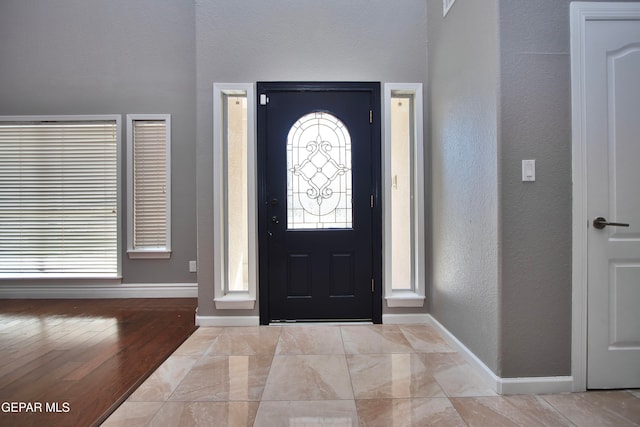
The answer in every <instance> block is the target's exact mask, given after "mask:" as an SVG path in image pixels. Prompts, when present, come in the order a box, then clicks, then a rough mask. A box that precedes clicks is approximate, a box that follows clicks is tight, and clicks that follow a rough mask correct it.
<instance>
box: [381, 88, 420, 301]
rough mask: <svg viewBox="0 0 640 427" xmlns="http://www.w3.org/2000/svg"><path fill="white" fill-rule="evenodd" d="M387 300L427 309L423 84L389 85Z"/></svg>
mask: <svg viewBox="0 0 640 427" xmlns="http://www.w3.org/2000/svg"><path fill="white" fill-rule="evenodd" d="M385 112H386V113H385V151H384V153H385V160H384V161H385V200H386V201H387V202H386V203H385V208H384V209H385V211H384V217H385V220H384V226H385V256H384V257H385V263H384V266H385V298H386V300H387V305H388V306H389V307H421V306H422V305H423V304H424V280H425V271H424V264H425V250H424V247H425V244H424V241H425V237H424V194H423V188H424V166H423V162H424V160H423V159H424V154H423V153H424V151H423V140H422V138H423V134H422V85H421V84H393V83H389V84H386V85H385Z"/></svg>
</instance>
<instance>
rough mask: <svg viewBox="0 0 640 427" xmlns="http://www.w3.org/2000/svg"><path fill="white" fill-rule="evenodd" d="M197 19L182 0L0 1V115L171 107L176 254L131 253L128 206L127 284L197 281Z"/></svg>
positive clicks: (126, 111) (125, 111) (124, 264)
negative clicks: (193, 266)
mask: <svg viewBox="0 0 640 427" xmlns="http://www.w3.org/2000/svg"><path fill="white" fill-rule="evenodd" d="M193 23H194V6H193V4H190V3H189V2H185V1H183V0H162V1H157V0H136V1H133V2H132V1H128V0H108V1H107V0H98V1H90V2H88V1H85V0H56V1H44V0H42V1H23V0H2V1H1V2H0V58H2V60H0V114H2V115H34V114H44V115H61V114H122V115H123V124H124V123H125V121H124V120H125V117H124V115H126V114H131V113H170V114H171V119H172V133H173V138H172V145H173V150H172V151H173V153H172V167H173V176H172V189H173V195H172V196H173V198H172V222H173V224H172V225H173V233H172V243H173V254H172V256H171V259H170V260H129V259H128V258H127V256H126V241H127V240H126V222H125V219H126V211H125V210H123V211H122V212H121V213H120V214H121V220H122V222H121V223H122V230H123V239H122V248H123V251H124V252H125V254H124V256H123V258H122V261H123V262H122V273H123V281H124V282H127V283H144V282H151V283H193V282H195V281H196V279H195V275H194V274H190V273H188V260H190V259H195V256H196V245H195V240H196V228H195V218H196V211H195V201H196V199H195V172H194V158H195V136H196V134H195V123H196V121H195V114H196V110H195V107H196V106H195V101H194V97H195V31H194V24H193ZM123 131H124V126H123ZM124 138H125V133H124V132H123V140H122V141H123V143H124V141H126V139H124ZM123 148H124V145H123ZM124 151H125V150H124V149H123V160H124V157H125V156H124V154H125V153H124ZM123 166H124V163H123ZM123 170H124V168H123ZM122 183H123V185H122V191H123V192H122V197H123V198H122V200H123V207H124V203H125V202H126V196H125V187H126V184H125V175H124V173H123V175H122Z"/></svg>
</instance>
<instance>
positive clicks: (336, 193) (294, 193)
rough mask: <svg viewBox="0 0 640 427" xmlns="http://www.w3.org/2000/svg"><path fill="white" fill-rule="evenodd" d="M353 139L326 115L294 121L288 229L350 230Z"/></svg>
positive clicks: (290, 139)
mask: <svg viewBox="0 0 640 427" xmlns="http://www.w3.org/2000/svg"><path fill="white" fill-rule="evenodd" d="M352 193H353V191H352V183H351V136H350V134H349V130H348V129H347V127H346V126H345V125H344V123H342V121H340V119H338V118H337V117H335V116H333V115H331V114H329V113H310V114H307V115H305V116H303V117H301V118H300V119H299V120H297V121H296V122H295V123H294V124H293V126H292V127H291V129H290V131H289V135H288V136H287V228H288V229H289V230H291V229H297V228H303V229H321V228H332V229H336V228H351V227H352V224H353V208H352V206H351V199H352Z"/></svg>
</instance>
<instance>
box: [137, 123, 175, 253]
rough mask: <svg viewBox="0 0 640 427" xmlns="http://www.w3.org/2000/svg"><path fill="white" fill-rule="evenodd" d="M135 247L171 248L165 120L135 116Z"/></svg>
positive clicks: (141, 248) (140, 248)
mask: <svg viewBox="0 0 640 427" xmlns="http://www.w3.org/2000/svg"><path fill="white" fill-rule="evenodd" d="M131 126H132V127H133V247H132V248H130V249H133V250H134V251H135V250H145V249H147V250H148V249H151V250H153V249H158V250H169V247H168V246H169V237H168V230H169V206H168V204H169V192H168V186H169V181H168V164H167V155H168V153H167V152H168V136H167V121H166V120H164V119H163V120H132V122H131Z"/></svg>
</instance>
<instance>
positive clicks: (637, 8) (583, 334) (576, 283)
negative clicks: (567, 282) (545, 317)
mask: <svg viewBox="0 0 640 427" xmlns="http://www.w3.org/2000/svg"><path fill="white" fill-rule="evenodd" d="M570 18H571V29H570V37H571V49H570V54H571V112H572V114H571V122H572V124H571V131H572V144H571V159H572V180H573V190H572V196H573V202H572V203H573V216H572V222H573V227H572V231H573V243H572V245H573V246H572V273H573V274H572V284H571V285H572V304H571V305H572V314H571V325H572V326H571V375H572V380H573V386H572V389H573V391H574V392H580V391H585V390H586V388H587V336H588V335H587V332H588V331H587V301H588V300H587V297H588V295H587V280H588V275H587V268H588V265H587V255H588V252H587V233H588V230H589V228H588V227H587V225H588V222H589V218H587V168H586V166H587V162H586V159H587V157H586V155H587V147H586V143H587V141H586V118H585V111H586V103H585V101H586V88H585V74H584V71H585V62H584V61H585V57H584V53H585V49H586V40H585V30H586V23H587V22H588V21H598V20H603V19H606V20H623V19H628V18H634V19H640V4H638V3H604V2H602V3H591V2H574V3H571V6H570Z"/></svg>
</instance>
